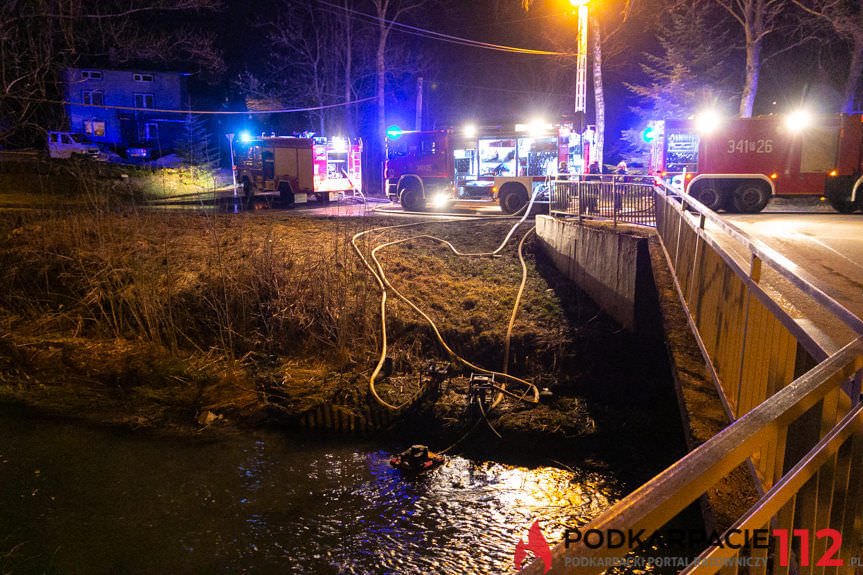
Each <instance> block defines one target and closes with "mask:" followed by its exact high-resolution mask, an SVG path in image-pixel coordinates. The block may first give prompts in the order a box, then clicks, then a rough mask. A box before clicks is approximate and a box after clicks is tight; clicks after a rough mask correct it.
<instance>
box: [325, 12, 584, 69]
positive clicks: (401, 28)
mask: <svg viewBox="0 0 863 575" xmlns="http://www.w3.org/2000/svg"><path fill="white" fill-rule="evenodd" d="M317 2H318V4H320V5H322V6H327V7H328V8H330V13H332V14H337V15H341V14H344V13H345V12H348V13H350V14H353V15H354V16H356V17H359V18H364V19H366V20H367V21H373V22H384V23H386V24H389V25H390V26H391V27H392V28H393V29H394V30H396V31H398V32H403V33H405V34H412V35H414V36H419V37H421V38H428V39H431V40H438V41H441V42H448V43H450V44H457V45H460V46H467V47H471V48H483V49H486V50H495V51H498V52H510V53H515V54H534V55H540V56H566V57H572V56H575V55H576V54H575V53H574V52H553V51H549V50H532V49H529V48H517V47H515V46H505V45H503V44H492V43H489V42H480V41H479V40H471V39H470V38H461V37H459V36H452V35H450V34H443V33H441V32H435V31H434V30H426V29H425V28H417V27H416V26H409V25H408V24H402V23H400V22H396V21H395V20H389V19H387V18H381V17H379V16H374V15H373V14H367V13H365V12H360V11H359V10H354V9H352V8H346V7H344V6H339V5H337V4H332V3H330V2H327V1H326V0H317Z"/></svg>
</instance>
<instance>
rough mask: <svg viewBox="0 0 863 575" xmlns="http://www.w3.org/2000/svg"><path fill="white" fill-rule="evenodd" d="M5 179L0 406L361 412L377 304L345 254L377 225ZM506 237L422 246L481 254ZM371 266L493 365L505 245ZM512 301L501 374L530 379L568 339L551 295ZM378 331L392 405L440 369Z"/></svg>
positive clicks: (202, 416)
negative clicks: (159, 205)
mask: <svg viewBox="0 0 863 575" xmlns="http://www.w3.org/2000/svg"><path fill="white" fill-rule="evenodd" d="M3 176H4V178H3V181H2V191H0V205H4V206H6V207H7V208H9V207H10V205H12V204H14V203H16V202H17V203H18V204H19V205H20V203H21V202H20V200H21V198H24V199H25V200H26V202H25V204H24V205H25V206H28V207H30V209H27V210H10V209H7V210H6V211H4V212H3V213H2V214H0V267H2V269H3V270H4V273H3V275H2V279H0V306H2V308H0V320H2V327H0V397H2V398H5V399H6V400H16V401H21V402H24V403H28V404H33V405H38V406H41V407H44V408H48V409H50V410H52V411H56V412H59V413H64V414H69V413H72V414H79V415H83V416H85V417H90V418H94V419H97V420H101V421H111V422H118V423H125V424H129V425H133V426H155V427H164V426H184V425H188V424H194V423H195V422H196V421H205V420H206V418H207V417H208V413H212V414H215V415H217V416H224V417H226V418H229V419H235V420H243V421H249V420H252V421H254V420H261V419H266V418H269V417H270V416H272V415H273V413H277V414H281V415H282V416H284V417H285V418H287V419H288V420H290V418H291V416H293V415H296V414H298V413H301V412H302V411H303V410H305V409H308V408H310V407H312V406H314V405H316V404H317V403H319V402H321V401H324V400H330V401H334V402H337V403H345V404H348V405H351V404H354V405H356V404H361V403H362V402H364V401H366V382H367V377H368V374H369V372H370V370H371V368H372V367H373V365H374V363H375V361H376V354H377V350H378V349H379V348H378V346H379V341H378V340H379V335H380V333H379V332H380V327H379V319H378V291H377V287H376V284H375V283H374V282H373V281H372V279H371V276H370V275H369V274H368V272H367V271H366V270H365V269H364V268H363V267H361V263H360V262H359V260H358V259H357V258H356V256H355V254H354V253H353V251H352V249H351V247H350V244H349V240H350V238H351V236H352V235H353V234H354V233H356V232H357V231H360V230H362V229H368V228H370V227H374V226H376V225H383V224H385V223H388V222H385V221H383V220H381V219H374V218H360V219H333V220H326V219H312V218H302V217H296V215H293V214H288V213H276V212H273V213H248V214H240V215H227V214H218V213H208V214H194V213H188V212H185V213H162V212H152V211H147V210H144V209H141V208H140V207H139V205H138V203H137V202H136V201H135V200H136V199H140V197H141V193H140V190H137V191H136V190H134V189H132V186H131V185H130V184H129V181H128V180H126V179H123V180H118V179H117V178H116V177H115V176H114V175H111V174H109V175H107V176H104V177H102V178H90V179H88V180H86V181H84V182H81V181H75V182H74V186H70V188H68V189H67V190H66V191H65V193H64V192H63V190H61V189H60V188H59V187H58V186H59V184H58V182H56V181H55V182H53V183H51V184H50V185H49V186H47V187H46V188H38V187H37V186H34V184H33V183H32V182H33V180H32V179H31V180H30V184H29V185H30V188H29V189H27V188H26V186H25V185H24V182H27V179H26V178H20V177H14V178H9V177H8V176H10V174H3ZM43 181H44V180H42V179H41V177H40V180H39V183H40V185H41V183H42V182H43ZM118 181H119V182H120V184H119V185H118V183H117V182H118ZM22 188H24V190H23V193H22V191H21V189H22ZM507 228H508V224H504V223H484V224H470V225H462V224H438V225H433V226H425V227H424V229H423V230H422V232H429V231H431V232H432V233H435V234H436V235H443V236H446V237H447V238H449V239H450V240H452V241H454V243H456V245H459V246H461V247H463V248H464V249H468V250H470V249H480V250H485V249H488V248H490V247H492V246H493V245H496V243H497V242H499V241H500V239H501V238H502V237H503V234H504V233H505V232H506V229H507ZM415 233H419V232H418V231H415V230H411V229H409V230H403V231H401V232H391V233H389V234H387V235H386V239H391V238H395V237H405V236H406V235H408V234H415ZM379 237H381V236H379V235H376V234H375V235H373V236H372V237H370V238H368V242H375V241H377V239H378V238H379ZM368 242H367V245H366V248H367V250H368V249H369V248H370V245H371V244H369V243H368ZM383 260H384V262H385V265H386V267H387V269H388V270H389V273H390V276H391V278H392V280H393V281H394V282H396V283H397V285H399V287H401V288H403V289H404V291H405V292H406V293H407V294H409V295H411V297H416V298H417V301H418V302H421V305H422V306H423V307H424V309H426V310H428V311H429V313H431V314H432V315H433V316H434V317H435V319H437V320H438V321H439V322H440V325H441V327H442V328H443V330H444V332H445V335H446V337H447V339H448V340H449V341H450V342H451V344H452V345H453V346H454V347H455V348H456V349H457V350H458V351H459V352H460V353H462V354H463V355H465V356H466V357H467V358H469V359H471V360H472V361H475V362H477V363H479V364H481V365H483V366H487V367H490V368H495V369H497V368H499V367H500V362H501V358H502V341H503V336H504V333H505V330H506V324H507V321H508V318H509V313H510V308H511V306H512V303H513V300H514V298H515V294H516V288H517V285H518V279H519V278H520V268H519V266H518V263H517V259H516V258H515V242H513V243H512V246H511V247H510V248H509V249H508V250H507V252H506V255H505V256H504V257H502V258H497V259H475V258H471V259H467V258H454V257H451V256H446V255H445V253H444V252H443V250H441V249H440V248H439V247H438V246H437V245H436V244H434V243H431V242H428V241H424V240H416V241H415V242H412V243H409V244H405V245H402V246H399V247H393V248H391V249H390V250H388V251H387V252H385V253H384V255H383ZM528 288H529V289H528V290H527V293H526V297H525V300H524V307H523V312H522V313H521V314H520V316H519V320H518V322H517V323H516V329H515V333H514V345H513V356H514V363H515V366H516V367H515V372H516V373H518V374H520V375H523V376H526V377H536V376H538V375H540V374H541V373H544V372H546V371H547V367H548V366H549V365H553V364H554V363H555V358H556V357H557V356H558V355H559V354H560V353H561V349H562V347H563V346H565V344H566V341H567V338H566V335H565V329H564V328H562V327H561V321H560V320H561V319H562V315H561V311H560V307H559V305H558V303H557V297H556V296H555V295H554V294H553V293H551V292H550V291H548V285H547V284H546V282H545V281H544V280H543V279H542V278H541V277H539V276H538V275H537V274H536V273H535V271H534V272H533V273H532V274H531V278H530V282H529V285H528ZM389 320H390V321H389V327H390V329H389V335H390V338H391V346H392V351H391V353H390V355H391V356H392V357H393V360H394V362H393V363H394V376H393V377H392V378H390V380H389V381H383V382H381V390H382V393H392V394H398V392H399V391H405V388H406V387H411V386H414V385H415V382H416V380H417V378H418V375H419V374H418V373H417V371H416V370H417V368H418V367H419V366H421V365H423V364H424V363H425V362H426V361H427V360H429V359H446V357H445V354H443V353H442V351H441V349H440V347H439V346H438V345H437V344H436V343H435V342H434V340H433V339H432V338H431V337H430V333H429V330H428V329H427V327H426V326H425V324H424V322H423V321H422V319H421V318H419V317H417V316H416V315H415V314H414V313H413V312H412V311H410V310H409V309H408V308H407V306H405V305H404V304H402V303H401V302H397V301H394V300H391V303H390V315H389ZM388 387H389V389H388ZM209 417H210V419H212V416H209Z"/></svg>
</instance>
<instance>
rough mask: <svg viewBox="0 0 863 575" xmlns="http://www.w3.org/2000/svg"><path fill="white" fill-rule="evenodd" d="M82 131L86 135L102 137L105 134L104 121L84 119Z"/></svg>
mask: <svg viewBox="0 0 863 575" xmlns="http://www.w3.org/2000/svg"><path fill="white" fill-rule="evenodd" d="M84 133H85V134H87V135H88V136H96V137H102V136H104V135H105V122H103V121H100V120H86V121H85V122H84Z"/></svg>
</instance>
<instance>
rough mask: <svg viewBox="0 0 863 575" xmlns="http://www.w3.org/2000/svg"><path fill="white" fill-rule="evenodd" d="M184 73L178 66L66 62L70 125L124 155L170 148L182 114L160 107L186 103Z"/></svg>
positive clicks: (185, 106)
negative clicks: (136, 67) (126, 66)
mask: <svg viewBox="0 0 863 575" xmlns="http://www.w3.org/2000/svg"><path fill="white" fill-rule="evenodd" d="M186 76H187V75H186V74H182V73H177V72H153V71H144V70H106V69H103V68H67V69H66V70H65V71H64V77H63V89H64V100H65V101H66V102H67V104H66V114H67V116H68V118H69V124H70V126H69V129H70V131H72V132H76V133H81V134H85V135H86V136H87V137H88V138H89V139H90V140H91V141H92V142H94V143H97V144H105V145H106V147H108V148H110V149H112V150H114V151H116V152H117V153H119V154H120V155H125V156H127V157H148V158H156V157H159V156H163V155H165V154H169V153H172V152H173V151H174V148H175V147H176V145H177V141H178V140H180V139H181V138H182V136H183V130H184V127H185V122H186V119H187V117H186V116H185V115H183V114H176V113H167V112H160V111H159V110H182V109H188V108H189V95H188V90H187V87H186ZM101 106H105V107H101ZM114 106H116V107H114ZM149 110H152V111H149Z"/></svg>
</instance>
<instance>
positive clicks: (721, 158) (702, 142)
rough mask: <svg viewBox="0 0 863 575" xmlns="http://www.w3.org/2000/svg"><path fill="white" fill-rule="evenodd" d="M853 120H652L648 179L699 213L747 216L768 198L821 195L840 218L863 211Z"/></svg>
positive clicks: (860, 132)
mask: <svg viewBox="0 0 863 575" xmlns="http://www.w3.org/2000/svg"><path fill="white" fill-rule="evenodd" d="M861 120H863V118H861V115H860V114H854V115H848V114H834V115H830V116H821V117H810V116H808V115H807V114H805V113H795V114H790V115H786V116H782V115H769V116H758V117H754V118H733V119H725V120H722V119H720V118H719V117H717V116H714V117H713V118H712V119H705V118H704V117H703V116H702V117H696V118H693V119H689V120H666V121H665V122H656V123H654V125H653V126H651V128H652V129H653V132H654V134H655V135H656V137H655V139H654V140H653V146H652V150H651V160H650V164H651V173H652V174H653V175H655V176H657V177H661V178H662V179H666V180H669V181H674V182H675V183H677V184H678V185H680V186H682V187H683V188H684V189H685V190H686V192H687V193H689V194H692V196H694V197H695V198H696V199H697V200H699V201H700V202H702V203H703V204H705V205H706V206H707V207H709V208H711V209H713V210H718V209H723V208H724V209H725V210H727V211H733V212H742V213H754V212H759V211H761V210H762V209H763V208H764V206H765V205H767V202H768V201H769V200H770V198H771V197H772V196H806V195H809V196H819V197H826V198H827V199H828V200H829V201H830V203H831V205H832V206H833V207H834V208H836V209H837V210H838V211H840V212H843V213H849V212H853V211H854V210H855V209H859V208H863V189H861V186H863V177H861V175H863V122H861Z"/></svg>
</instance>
